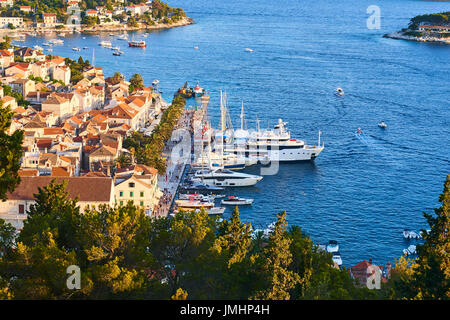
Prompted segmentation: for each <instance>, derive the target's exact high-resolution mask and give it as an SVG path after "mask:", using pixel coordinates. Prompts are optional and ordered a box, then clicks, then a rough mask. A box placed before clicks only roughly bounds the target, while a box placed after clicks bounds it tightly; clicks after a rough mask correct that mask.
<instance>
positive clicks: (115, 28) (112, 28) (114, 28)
mask: <svg viewBox="0 0 450 320" xmlns="http://www.w3.org/2000/svg"><path fill="white" fill-rule="evenodd" d="M191 24H196V22H195V21H194V19H192V18H189V17H184V18H183V19H181V20H180V21H178V22H176V23H172V24H166V23H159V24H156V25H153V26H149V25H144V24H141V25H140V26H138V27H129V26H127V25H126V24H125V25H123V24H119V25H103V26H101V25H96V26H94V27H87V26H83V25H80V26H79V27H64V28H56V27H49V28H36V27H33V28H21V29H0V36H4V35H9V34H16V33H24V32H26V33H28V32H42V33H47V32H62V33H66V32H74V31H78V32H81V33H97V32H124V31H125V32H133V31H143V30H144V31H145V30H147V31H152V30H165V29H172V28H177V27H184V26H188V25H191Z"/></svg>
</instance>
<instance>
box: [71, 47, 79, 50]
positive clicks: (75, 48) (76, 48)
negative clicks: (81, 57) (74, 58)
mask: <svg viewBox="0 0 450 320" xmlns="http://www.w3.org/2000/svg"><path fill="white" fill-rule="evenodd" d="M72 50H73V51H81V49H80V48H78V47H74V48H72Z"/></svg>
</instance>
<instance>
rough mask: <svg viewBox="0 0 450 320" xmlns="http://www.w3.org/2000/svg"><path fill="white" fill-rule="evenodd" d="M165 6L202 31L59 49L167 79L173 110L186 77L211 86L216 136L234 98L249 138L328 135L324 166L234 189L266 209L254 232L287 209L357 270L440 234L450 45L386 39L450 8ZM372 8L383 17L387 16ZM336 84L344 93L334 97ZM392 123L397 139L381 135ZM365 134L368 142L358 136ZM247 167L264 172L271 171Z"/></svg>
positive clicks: (344, 2) (259, 212) (447, 165)
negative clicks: (434, 222)
mask: <svg viewBox="0 0 450 320" xmlns="http://www.w3.org/2000/svg"><path fill="white" fill-rule="evenodd" d="M167 2H168V4H169V5H170V6H172V7H181V8H183V9H184V10H185V11H186V13H187V15H188V16H189V17H191V18H193V19H194V20H195V24H193V25H189V26H185V27H178V28H173V29H168V30H160V31H155V32H150V33H149V34H148V36H145V32H135V33H129V34H128V36H129V39H132V38H134V39H135V40H146V41H147V44H148V46H147V48H145V49H141V48H129V47H128V45H127V43H126V41H123V40H119V39H118V37H117V34H115V35H114V36H110V35H109V33H104V34H97V35H86V34H81V35H80V34H74V35H67V36H66V37H65V38H64V45H59V46H58V45H56V46H53V52H51V53H52V54H55V55H60V56H65V57H70V58H72V59H78V57H79V56H82V57H83V59H88V60H89V61H91V62H94V63H95V65H96V66H102V67H103V69H104V71H105V76H112V75H113V74H114V72H121V73H123V74H124V75H125V76H126V78H129V77H131V76H132V75H133V74H135V73H140V74H141V75H142V76H143V77H144V79H145V84H146V85H147V86H149V85H151V83H152V81H153V80H156V79H157V80H159V88H160V90H161V91H162V95H163V97H164V99H165V100H167V101H171V100H172V98H173V94H174V92H175V91H176V90H177V89H178V88H179V87H180V86H182V85H183V84H184V83H185V82H186V81H188V83H189V84H190V85H192V86H194V85H195V84H196V83H197V82H199V84H200V85H201V86H202V87H203V88H205V89H206V90H208V91H209V94H210V97H211V100H210V104H209V114H210V117H211V121H212V123H213V125H214V126H216V127H217V125H218V123H219V97H220V90H224V91H226V93H227V98H228V108H229V111H230V118H231V120H232V122H233V124H234V126H236V127H237V126H239V125H240V119H239V114H240V108H241V103H243V104H244V106H245V111H246V120H247V126H248V128H249V129H252V128H253V129H254V128H256V119H257V118H258V119H259V120H260V126H261V128H262V129H264V128H267V127H273V125H275V123H276V122H277V121H278V119H279V118H282V119H283V121H286V122H287V123H288V124H287V126H288V128H289V130H290V131H291V135H292V137H294V138H297V139H302V140H305V141H306V143H308V144H316V143H317V139H318V131H319V130H321V131H322V136H321V141H323V142H324V143H325V149H324V151H323V152H322V153H321V154H320V156H319V157H318V158H317V159H316V160H315V161H314V162H304V163H292V164H280V166H279V170H278V173H277V174H275V175H265V176H264V178H263V180H262V181H260V182H258V183H257V185H256V186H255V187H248V188H237V189H232V190H229V191H228V195H236V196H240V197H249V198H253V199H254V203H253V205H252V206H249V207H247V208H245V207H241V208H240V215H241V219H242V220H243V221H244V222H251V223H252V225H253V226H254V227H255V228H265V227H266V226H267V225H268V224H270V223H271V222H273V221H274V220H275V219H276V214H277V213H279V212H281V211H286V213H287V221H288V224H289V225H298V226H301V228H302V230H303V231H304V232H305V233H306V234H307V235H309V236H310V238H311V239H312V240H313V241H314V243H316V244H326V243H327V242H328V240H330V239H333V240H337V241H338V242H339V245H340V253H341V256H342V260H343V265H344V266H346V267H350V266H352V265H354V264H356V263H358V262H360V261H362V260H364V259H366V260H369V259H372V260H373V262H374V263H377V264H385V263H386V262H388V261H390V262H391V263H394V262H395V259H398V258H399V257H400V256H401V255H402V252H403V249H404V248H406V247H408V246H409V245H410V244H412V243H413V242H410V241H406V240H405V239H404V238H403V235H402V232H403V230H404V229H410V230H413V231H416V232H418V231H419V230H420V229H428V228H429V226H428V224H427V222H426V220H425V218H424V216H423V212H428V213H432V212H433V208H437V207H439V206H440V203H439V201H438V200H439V195H440V194H441V193H442V191H443V183H444V181H445V178H446V175H447V174H448V173H450V63H449V62H450V45H445V44H437V43H420V42H412V41H404V40H393V39H389V38H383V34H386V33H391V32H394V31H398V30H400V29H401V28H404V27H406V26H407V25H408V22H409V19H410V18H412V17H414V16H416V15H419V14H425V13H437V12H443V11H450V3H449V2H442V1H420V0H358V1H356V0H353V1H352V0H340V1H330V0H328V1H327V0H316V1H307V0H283V1H261V0H246V1H243V0H228V1H216V0H213V1H211V0H195V1H193V0H168V1H167ZM371 6H377V8H378V9H379V10H378V9H376V10H375V11H376V12H375V14H376V13H377V12H379V16H376V17H375V19H376V18H377V17H379V20H374V16H373V14H374V11H373V10H372V9H370V8H369V7H371ZM368 8H369V9H368ZM368 20H369V21H368ZM373 21H379V25H376V24H375V25H374V24H373ZM374 26H375V28H374ZM52 38H55V35H49V36H45V37H27V39H26V42H25V43H20V44H22V45H23V44H25V45H27V46H30V47H32V46H34V45H40V46H42V44H43V43H44V42H46V41H48V40H50V39H52ZM102 40H109V41H111V42H112V43H113V46H120V48H121V50H122V51H123V52H124V54H123V55H122V56H113V55H112V51H111V50H110V49H106V48H103V47H101V46H99V42H100V41H102ZM73 47H79V48H83V47H88V48H87V49H82V50H81V51H80V52H76V51H73V50H72V48H73ZM194 47H198V49H194ZM44 48H47V47H44ZM245 48H251V49H253V52H248V51H246V50H245ZM94 50H95V51H94ZM338 87H341V88H342V89H343V90H344V91H345V95H344V96H340V97H338V96H336V95H335V94H334V92H335V90H336V88H338ZM196 103H197V102H196V101H195V100H193V99H192V100H188V102H187V104H188V106H195V105H196ZM381 120H384V121H385V122H386V124H387V125H388V127H387V129H385V130H383V129H380V128H379V127H378V126H377V124H378V123H379V122H380V121H381ZM358 127H360V128H361V129H362V130H363V132H364V134H365V139H364V140H361V139H358V138H357V137H356V136H355V131H356V128H358ZM246 171H247V172H250V173H256V174H258V173H259V172H260V168H259V167H250V168H248V169H247V170H246ZM231 210H232V209H231V208H230V209H227V212H226V215H225V216H227V215H229V213H230V212H231Z"/></svg>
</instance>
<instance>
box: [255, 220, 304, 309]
mask: <svg viewBox="0 0 450 320" xmlns="http://www.w3.org/2000/svg"><path fill="white" fill-rule="evenodd" d="M286 226H287V222H286V211H284V212H282V213H280V214H278V215H277V222H276V223H275V227H274V230H273V231H272V233H271V234H270V238H269V244H268V246H267V247H266V248H265V255H266V262H265V269H266V272H267V274H268V275H269V279H268V280H269V281H268V282H269V285H268V288H267V289H266V290H262V291H259V292H257V293H256V294H255V295H254V297H253V298H254V299H262V300H289V299H290V293H289V291H290V290H292V289H293V288H294V287H295V286H296V285H297V284H298V283H300V280H301V279H300V276H299V275H298V274H297V273H295V272H294V271H292V270H289V267H290V265H291V263H292V253H291V251H290V249H289V247H290V245H291V242H292V240H291V239H289V238H288V237H287V232H286Z"/></svg>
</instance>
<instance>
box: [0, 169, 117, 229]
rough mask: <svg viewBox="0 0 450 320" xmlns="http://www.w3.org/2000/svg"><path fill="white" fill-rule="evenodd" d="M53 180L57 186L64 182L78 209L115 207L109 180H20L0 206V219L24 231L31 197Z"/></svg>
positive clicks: (77, 178) (76, 178)
mask: <svg viewBox="0 0 450 320" xmlns="http://www.w3.org/2000/svg"><path fill="white" fill-rule="evenodd" d="M52 179H56V182H57V183H62V182H63V181H66V182H67V187H66V191H67V193H68V194H69V198H70V199H75V198H76V197H78V198H79V200H78V206H79V207H80V209H81V210H84V209H85V208H86V207H87V206H90V207H97V206H98V205H100V204H106V205H110V206H113V205H114V183H113V179H112V178H109V177H61V178H60V177H58V178H55V177H51V176H21V182H20V184H19V185H18V186H17V188H16V190H14V192H13V193H8V194H7V198H8V199H7V200H6V201H5V202H0V218H1V219H4V220H5V221H6V222H9V223H11V224H12V225H13V226H14V227H16V228H17V229H19V230H20V229H22V228H23V221H24V220H25V219H26V218H27V210H29V209H30V206H31V205H32V204H34V203H35V198H34V194H36V193H37V192H38V188H43V187H44V186H46V185H48V184H49V183H50V182H51V181H52Z"/></svg>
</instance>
